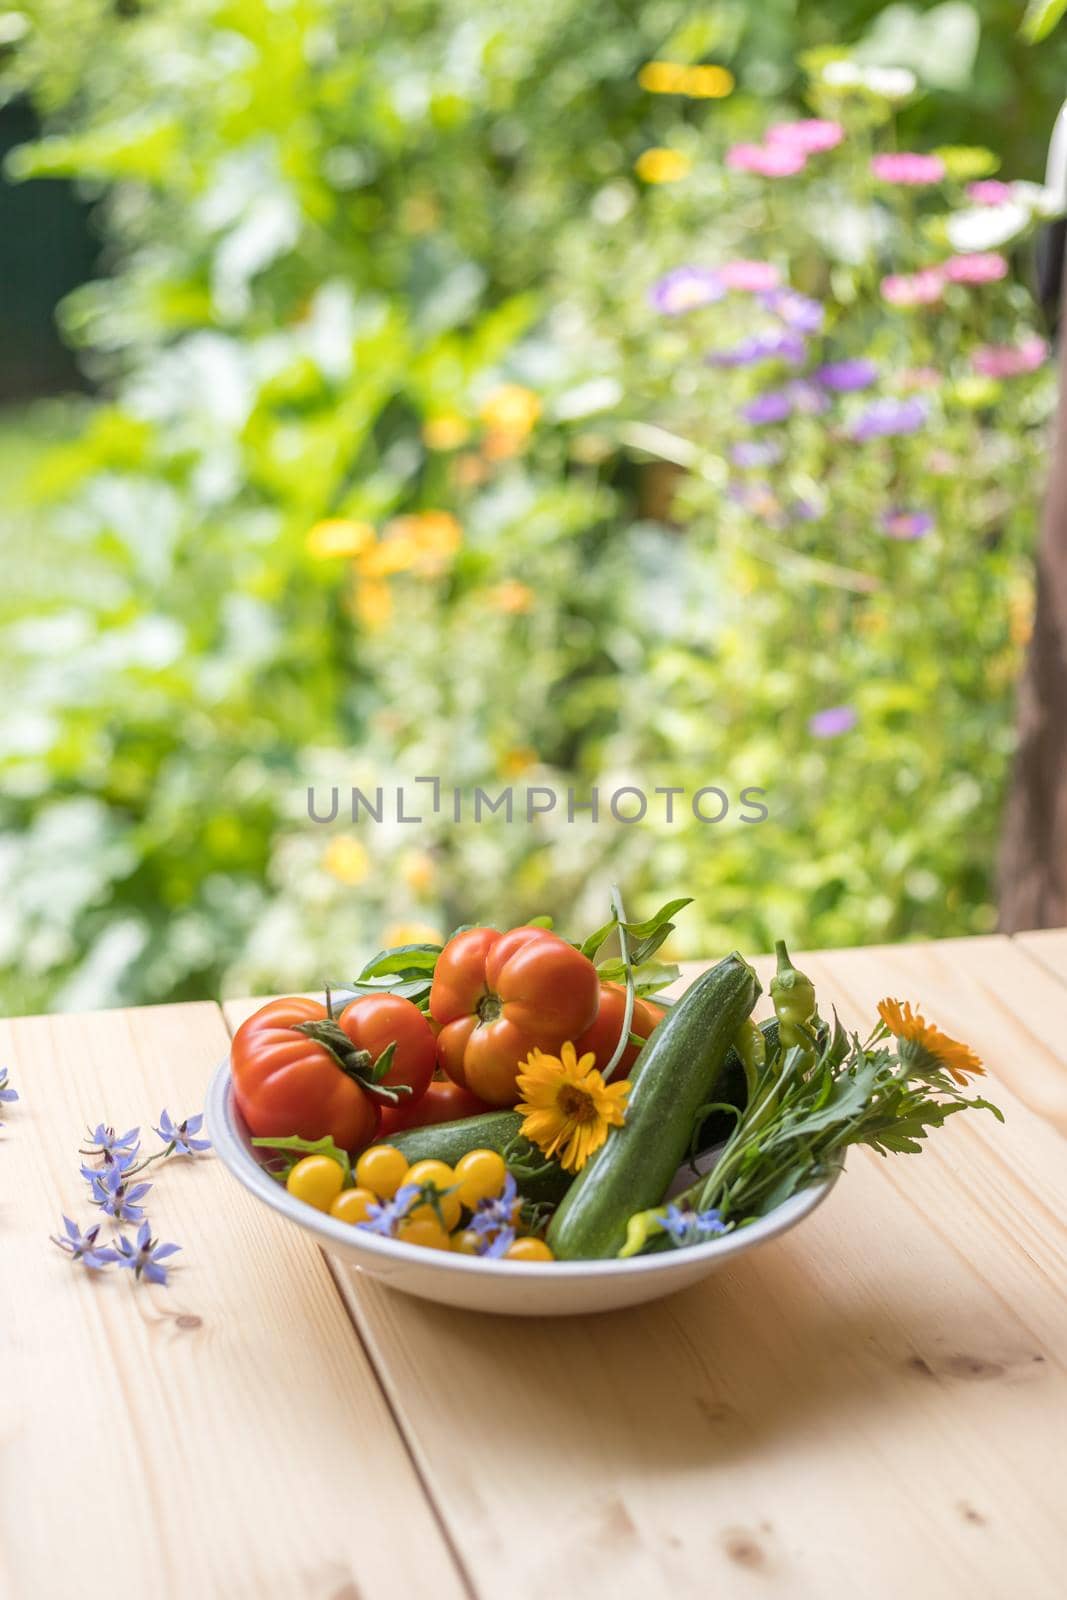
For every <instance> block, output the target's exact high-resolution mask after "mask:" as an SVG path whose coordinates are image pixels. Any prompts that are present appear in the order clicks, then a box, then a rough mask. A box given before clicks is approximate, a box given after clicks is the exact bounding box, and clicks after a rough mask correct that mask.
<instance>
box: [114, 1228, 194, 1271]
mask: <svg viewBox="0 0 1067 1600" xmlns="http://www.w3.org/2000/svg"><path fill="white" fill-rule="evenodd" d="M180 1249H181V1245H180V1244H159V1243H157V1241H156V1240H155V1239H153V1238H152V1235H151V1232H150V1230H149V1227H148V1223H147V1222H142V1223H141V1226H140V1227H139V1228H138V1230H137V1243H136V1244H133V1243H132V1242H131V1241H130V1240H129V1239H128V1238H127V1237H126V1235H125V1234H123V1236H122V1238H121V1239H119V1240H117V1241H116V1245H115V1260H116V1261H117V1262H118V1264H119V1266H120V1267H129V1268H130V1269H131V1270H132V1272H133V1275H134V1277H136V1278H147V1280H148V1282H149V1283H166V1281H167V1272H168V1270H169V1269H168V1268H167V1267H161V1266H160V1264H159V1263H160V1262H161V1261H164V1260H165V1259H166V1257H167V1256H173V1255H177V1253H178V1251H179V1250H180Z"/></svg>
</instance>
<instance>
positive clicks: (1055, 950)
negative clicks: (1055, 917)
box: [1011, 928, 1067, 983]
mask: <svg viewBox="0 0 1067 1600" xmlns="http://www.w3.org/2000/svg"><path fill="white" fill-rule="evenodd" d="M1011 942H1012V944H1014V945H1017V946H1018V948H1019V949H1020V950H1022V951H1023V952H1024V953H1025V954H1026V955H1028V956H1031V957H1032V958H1033V960H1035V961H1037V962H1038V963H1039V964H1040V965H1041V966H1043V967H1047V968H1048V970H1049V971H1050V972H1051V973H1052V974H1053V975H1054V976H1055V977H1057V978H1059V979H1061V980H1062V981H1063V982H1064V983H1067V928H1039V929H1037V930H1036V931H1035V932H1034V933H1016V934H1013V936H1012V941H1011Z"/></svg>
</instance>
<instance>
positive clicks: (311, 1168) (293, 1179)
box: [285, 1156, 345, 1211]
mask: <svg viewBox="0 0 1067 1600" xmlns="http://www.w3.org/2000/svg"><path fill="white" fill-rule="evenodd" d="M344 1181H345V1180H344V1173H343V1172H342V1171H341V1167H340V1164H339V1163H338V1162H336V1161H334V1160H333V1158H332V1157H331V1156H305V1157H304V1159H303V1160H302V1161H298V1162H297V1164H296V1166H295V1167H294V1168H293V1170H292V1171H291V1172H290V1174H289V1176H288V1177H287V1178H286V1180H285V1187H286V1188H287V1189H288V1191H289V1193H290V1194H291V1195H292V1196H293V1198H294V1199H295V1200H303V1201H304V1203H305V1205H309V1206H314V1207H315V1210H316V1211H329V1209H330V1207H331V1206H332V1205H333V1202H334V1201H335V1200H336V1199H337V1196H338V1195H339V1194H340V1193H341V1185H342V1183H344Z"/></svg>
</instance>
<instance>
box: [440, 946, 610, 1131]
mask: <svg viewBox="0 0 1067 1600" xmlns="http://www.w3.org/2000/svg"><path fill="white" fill-rule="evenodd" d="M599 988H600V985H599V983H598V982H597V974H596V968H595V967H594V965H593V963H592V962H591V961H590V960H589V959H588V957H587V956H583V955H582V953H581V951H580V950H576V949H575V948H574V946H573V945H570V944H568V943H567V941H566V940H565V939H561V938H560V937H559V935H558V934H555V933H549V932H548V930H547V929H545V928H512V930H511V932H510V933H498V932H497V930H496V929H495V928H468V929H467V931H466V932H465V933H458V934H457V935H456V937H455V938H454V939H450V940H449V942H448V944H446V945H445V948H444V949H443V950H442V951H441V954H440V955H439V956H438V958H437V967H436V969H435V972H434V979H433V987H432V988H431V990H430V1014H431V1016H432V1017H433V1019H434V1021H435V1022H438V1023H440V1025H441V1031H440V1033H439V1035H438V1038H437V1059H438V1061H439V1062H440V1063H441V1066H442V1067H443V1068H444V1070H445V1071H446V1072H447V1073H448V1076H449V1077H450V1078H451V1079H452V1080H453V1081H454V1082H455V1083H459V1084H463V1085H464V1086H465V1087H466V1088H468V1089H470V1090H472V1091H473V1093H474V1094H476V1095H478V1096H479V1098H480V1099H482V1100H485V1101H487V1102H488V1103H489V1104H490V1105H492V1106H510V1105H514V1103H515V1098H516V1092H515V1079H516V1077H517V1075H518V1069H519V1064H520V1062H522V1061H524V1060H525V1058H526V1057H527V1056H528V1055H529V1053H530V1051H531V1050H533V1049H535V1048H540V1049H542V1050H546V1051H556V1050H558V1049H559V1047H560V1045H561V1044H562V1043H563V1042H564V1040H565V1039H577V1038H578V1037H579V1036H580V1035H581V1034H582V1033H584V1032H585V1030H586V1028H588V1027H589V1026H590V1024H591V1023H592V1021H593V1019H594V1017H595V1016H596V1011H597V999H598V994H599Z"/></svg>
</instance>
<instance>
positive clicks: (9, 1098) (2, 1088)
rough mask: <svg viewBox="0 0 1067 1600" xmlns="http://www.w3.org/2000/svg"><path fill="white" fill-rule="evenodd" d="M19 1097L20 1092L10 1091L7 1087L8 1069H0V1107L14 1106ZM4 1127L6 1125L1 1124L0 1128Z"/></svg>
mask: <svg viewBox="0 0 1067 1600" xmlns="http://www.w3.org/2000/svg"><path fill="white" fill-rule="evenodd" d="M18 1097H19V1092H18V1090H17V1089H9V1088H8V1086H7V1068H6V1067H0V1105H13V1104H14V1103H15V1101H16V1100H17V1099H18ZM3 1126H4V1124H3V1123H2V1122H0V1128H2V1127H3Z"/></svg>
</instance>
